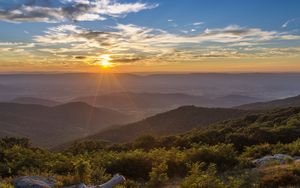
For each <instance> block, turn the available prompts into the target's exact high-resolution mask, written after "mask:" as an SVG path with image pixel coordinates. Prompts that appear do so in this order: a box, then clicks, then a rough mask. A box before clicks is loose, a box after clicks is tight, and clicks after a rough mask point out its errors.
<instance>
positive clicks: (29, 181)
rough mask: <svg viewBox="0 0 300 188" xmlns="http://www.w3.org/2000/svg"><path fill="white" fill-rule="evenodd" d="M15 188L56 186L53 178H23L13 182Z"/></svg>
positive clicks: (49, 187) (47, 187) (48, 187)
mask: <svg viewBox="0 0 300 188" xmlns="http://www.w3.org/2000/svg"><path fill="white" fill-rule="evenodd" d="M13 184H14V187H15V188H51V187H54V186H55V181H54V179H53V178H44V177H40V176H23V177H19V178H17V179H15V180H14V181H13Z"/></svg>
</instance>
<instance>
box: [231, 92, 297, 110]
mask: <svg viewBox="0 0 300 188" xmlns="http://www.w3.org/2000/svg"><path fill="white" fill-rule="evenodd" d="M299 106H300V95H298V96H295V97H288V98H284V99H277V100H273V101H268V102H257V103H251V104H245V105H241V106H237V107H236V108H238V109H245V110H270V109H274V108H287V107H299Z"/></svg>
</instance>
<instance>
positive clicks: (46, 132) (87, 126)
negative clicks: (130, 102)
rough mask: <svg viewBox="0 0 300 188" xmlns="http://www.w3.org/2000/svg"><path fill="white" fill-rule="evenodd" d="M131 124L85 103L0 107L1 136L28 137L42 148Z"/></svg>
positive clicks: (9, 104)
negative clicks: (122, 124) (116, 125)
mask: <svg viewBox="0 0 300 188" xmlns="http://www.w3.org/2000/svg"><path fill="white" fill-rule="evenodd" d="M130 121H132V118H131V117H130V116H127V115H124V114H122V113H119V112H116V111H113V110H109V109H104V108H96V107H93V106H90V105H88V104H85V103H67V104H63V105H58V106H55V107H47V106H42V105H33V104H17V103H0V136H19V137H29V138H30V139H31V140H32V141H33V143H34V144H35V145H39V146H43V147H50V146H53V145H56V144H60V143H64V142H67V141H70V140H74V139H77V138H80V137H82V136H85V135H89V134H92V133H94V132H95V131H100V130H102V129H104V128H107V127H109V126H112V125H114V124H120V123H124V122H130Z"/></svg>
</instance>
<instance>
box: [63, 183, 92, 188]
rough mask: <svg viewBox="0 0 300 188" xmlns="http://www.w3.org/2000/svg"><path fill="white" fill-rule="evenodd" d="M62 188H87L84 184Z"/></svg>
mask: <svg viewBox="0 0 300 188" xmlns="http://www.w3.org/2000/svg"><path fill="white" fill-rule="evenodd" d="M62 188H89V187H87V186H86V185H85V184H83V183H82V184H79V185H72V186H68V187H62Z"/></svg>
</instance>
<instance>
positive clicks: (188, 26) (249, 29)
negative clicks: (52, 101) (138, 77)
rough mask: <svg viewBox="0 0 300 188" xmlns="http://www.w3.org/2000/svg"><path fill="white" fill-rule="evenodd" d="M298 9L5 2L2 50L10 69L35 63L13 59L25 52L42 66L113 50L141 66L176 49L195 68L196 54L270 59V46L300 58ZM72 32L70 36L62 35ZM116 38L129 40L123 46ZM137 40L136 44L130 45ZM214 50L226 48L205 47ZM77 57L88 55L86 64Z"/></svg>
mask: <svg viewBox="0 0 300 188" xmlns="http://www.w3.org/2000/svg"><path fill="white" fill-rule="evenodd" d="M299 9H300V1H298V0H184V1H183V0H139V1H137V0H56V1H51V0H12V1H7V0H0V28H1V30H0V44H1V43H2V45H0V49H1V48H2V50H1V51H0V55H1V56H2V64H3V65H5V66H6V67H9V64H14V65H18V66H20V65H21V64H22V63H23V64H24V65H26V66H28V67H30V66H29V65H27V64H26V62H20V60H19V59H16V58H15V59H14V58H13V56H14V55H20V57H21V56H25V54H22V53H21V51H23V52H24V53H25V52H26V55H27V56H28V55H30V57H32V58H36V59H39V60H40V61H39V63H38V62H37V63H36V64H35V65H38V66H39V67H42V66H43V65H45V66H49V62H51V63H52V64H55V65H58V64H57V62H55V63H54V61H68V62H70V61H71V62H70V64H68V63H64V64H63V66H66V64H68V67H72V65H74V66H79V65H80V66H89V65H91V64H93V63H90V62H88V61H92V62H97V61H102V60H101V58H99V57H100V56H101V55H103V54H109V55H110V56H111V57H110V59H113V60H115V64H116V65H122V63H123V65H124V64H126V65H129V64H130V63H129V62H131V64H133V65H138V66H142V65H143V64H144V65H145V64H147V65H148V64H151V63H150V62H153V63H154V61H155V62H157V61H159V62H160V61H161V62H162V63H161V64H164V65H165V64H168V62H174V59H169V60H165V59H167V58H165V59H164V55H167V56H166V57H168V56H170V55H171V54H175V55H176V57H177V58H176V59H177V60H176V61H180V62H185V63H187V65H188V64H189V63H190V62H192V61H194V60H195V59H197V60H198V61H197V62H198V63H199V62H201V61H202V62H203V60H205V62H206V63H208V62H209V61H212V60H214V61H220V62H224V60H226V59H225V58H229V59H230V58H237V57H239V58H241V57H245V58H244V60H249V58H251V57H252V58H253V57H254V56H253V54H257V57H263V56H264V55H265V56H268V54H267V50H268V49H269V51H271V52H272V54H275V53H276V54H277V56H276V57H277V58H278V59H280V58H283V57H287V56H286V55H289V56H291V57H293V58H294V59H291V61H293V62H297V61H298V60H299V59H295V57H294V56H297V55H296V53H297V52H298V51H297V50H298V47H299V46H300V40H299V36H300V11H299ZM143 31H146V32H145V33H143V34H141V35H140V33H142V32H143ZM101 32H108V33H109V34H108V35H109V36H106V35H105V37H103V35H102V34H100V33H101ZM65 35H67V36H71V37H69V39H68V40H64V38H63V37H61V38H58V37H55V36H65ZM83 35H84V36H83ZM117 35H118V36H117ZM124 35H126V36H124ZM75 37H78V39H79V41H80V42H81V47H82V46H83V44H85V43H87V42H89V43H90V44H91V43H94V42H95V44H94V45H92V46H91V48H90V51H89V50H88V49H86V48H85V49H84V51H85V53H82V52H79V50H78V49H80V45H79V44H78V41H75V40H74V38H75ZM191 37H193V39H191ZM108 38H109V39H108ZM150 38H154V39H151V40H148V39H150ZM47 39H48V40H47ZM51 40H52V41H55V42H52V41H51ZM143 40H144V44H143ZM159 40H161V41H162V42H161V43H160V42H159ZM172 40H174V41H176V42H174V41H172ZM193 40H194V41H193ZM102 41H106V43H104V42H102ZM116 41H120V43H121V44H122V45H119V46H117V42H116ZM10 43H11V45H10ZM12 43H16V44H12ZM96 43H97V44H96ZM108 43H109V45H108ZM131 44H132V45H134V47H132V48H131V47H128V49H125V47H126V45H127V46H129V45H131ZM14 45H17V48H18V50H15V49H13V47H14ZM24 46H25V48H24ZM45 46H47V47H48V48H46V47H45ZM147 46H148V47H147ZM22 47H23V48H22ZM67 47H70V48H73V50H70V51H67V50H66V48H67ZM151 47H157V49H159V50H154V49H151ZM97 48H98V49H97ZM208 48H212V49H217V48H219V49H217V50H215V51H207V50H205V49H208ZM250 48H251V49H250ZM275 48H276V49H277V52H275V51H276V50H275ZM292 48H293V49H292ZM224 49H226V52H224V51H225V50H224ZM54 51H56V52H54ZM76 51H77V52H76ZM221 51H223V53H221ZM278 52H280V53H278ZM284 52H286V53H288V54H284ZM8 53H9V54H8ZM14 53H15V54H14ZM76 53H78V54H76ZM95 53H98V54H95ZM230 54H231V55H230ZM234 54H239V55H238V56H234ZM280 55H282V56H280ZM10 56H11V57H10ZM77 56H81V57H82V59H81V63H80V62H79V59H80V58H77V59H76V57H77ZM125 56H126V57H125ZM42 57H47V59H48V60H47V62H42V61H41V59H42ZM83 57H84V58H83ZM104 57H106V56H104ZM112 57H114V58H112ZM209 57H214V59H209ZM218 58H219V59H218ZM246 58H248V59H246ZM70 59H71V60H70ZM83 59H84V60H83ZM117 60H119V62H117ZM164 60H165V61H164ZM189 60H190V61H189ZM3 61H4V63H3ZM259 61H261V59H260V60H259ZM267 61H268V62H269V61H270V59H268V60H267ZM51 63H50V64H51ZM139 63H140V65H139ZM157 64H159V63H157ZM0 66H1V62H0ZM294 66H295V63H294ZM296 66H298V65H297V64H296ZM299 70H300V67H299Z"/></svg>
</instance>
